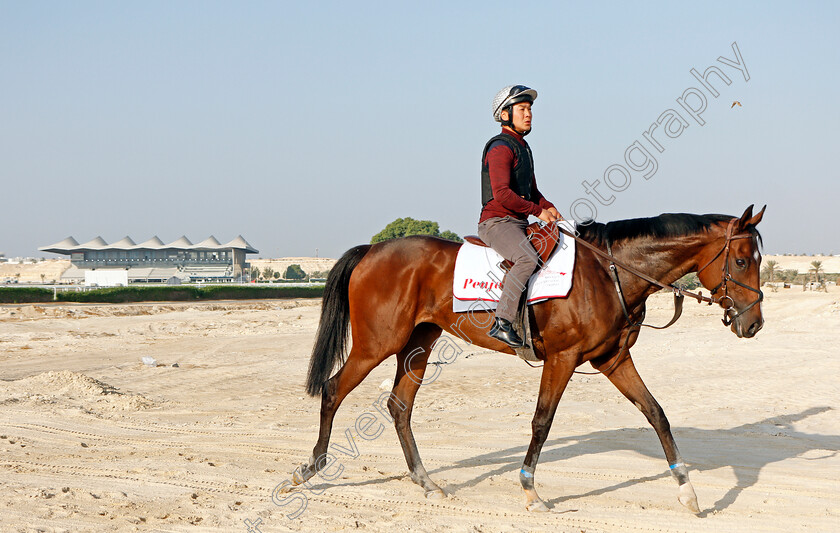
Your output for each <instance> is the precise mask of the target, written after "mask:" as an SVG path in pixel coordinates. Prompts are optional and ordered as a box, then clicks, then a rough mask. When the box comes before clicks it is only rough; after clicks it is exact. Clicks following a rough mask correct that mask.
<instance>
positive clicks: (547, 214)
mask: <svg viewBox="0 0 840 533" xmlns="http://www.w3.org/2000/svg"><path fill="white" fill-rule="evenodd" d="M554 212H555V213H556V212H557V210H556V209H555V211H554ZM537 218H539V219H540V220H542V221H543V222H548V223H551V222H557V216H556V215H555V214H554V213H552V212H551V211H549V210H548V209H543V210H542V213H540V216H538V217H537Z"/></svg>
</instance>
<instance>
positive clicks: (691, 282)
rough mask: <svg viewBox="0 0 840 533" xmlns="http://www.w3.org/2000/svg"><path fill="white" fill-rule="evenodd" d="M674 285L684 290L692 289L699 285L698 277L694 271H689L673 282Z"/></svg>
mask: <svg viewBox="0 0 840 533" xmlns="http://www.w3.org/2000/svg"><path fill="white" fill-rule="evenodd" d="M674 286H676V287H678V288H680V289H683V290H686V291H693V290H694V289H696V288H697V287H699V286H700V278H698V277H697V274H696V273H695V272H690V273H688V274H686V275H685V276H683V277H681V278H680V279H678V280H677V281H675V282H674Z"/></svg>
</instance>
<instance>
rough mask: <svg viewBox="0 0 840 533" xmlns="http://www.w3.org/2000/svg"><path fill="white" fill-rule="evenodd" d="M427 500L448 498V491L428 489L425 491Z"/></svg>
mask: <svg viewBox="0 0 840 533" xmlns="http://www.w3.org/2000/svg"><path fill="white" fill-rule="evenodd" d="M425 496H426V499H427V500H442V499H444V498H446V493H445V492H443V491H442V490H441V489H433V490H427V491H426V493H425Z"/></svg>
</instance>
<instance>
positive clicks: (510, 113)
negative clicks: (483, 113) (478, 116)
mask: <svg viewBox="0 0 840 533" xmlns="http://www.w3.org/2000/svg"><path fill="white" fill-rule="evenodd" d="M505 111H507V114H508V119H507V120H505V119H502V126H507V127H508V128H510V129H512V130H513V131H515V132H516V133H518V134H519V135H522V136H523V137H524V136H526V135H528V134H529V133H531V130H527V131H524V132H522V131H519V130H517V129H516V128H514V127H513V104H511V105H509V106H507V107H506V108H504V109H502V112H503V113H504V112H505ZM499 118H501V116H500V117H499Z"/></svg>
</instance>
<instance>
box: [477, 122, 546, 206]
mask: <svg viewBox="0 0 840 533" xmlns="http://www.w3.org/2000/svg"><path fill="white" fill-rule="evenodd" d="M504 132H505V133H508V134H510V135H511V136H512V137H513V138H515V139H516V142H518V143H519V144H521V145H522V146H523V148H524V147H525V139H523V138H522V136H521V135H519V134H518V133H516V132H515V131H513V130H510V129H507V128H505V129H504ZM485 160H486V162H487V166H488V168H489V170H490V187H491V188H492V189H493V199H492V200H490V201H489V202H487V203H486V204H485V205H484V208H483V209H482V210H481V217H480V218H479V219H478V221H479V222H484V221H485V220H487V219H488V218H493V217H507V216H512V217H516V218H518V219H521V220H524V219H527V218H528V215H534V216H535V217H536V216H539V215H540V213H542V210H543V209H548V208H549V207H554V204H552V203H551V202H549V201H548V200H546V199H545V197H544V196H543V195H542V193H541V192H540V190H539V189H537V179H536V177H535V175H534V174H533V173H531V200H530V201H529V200H526V199H525V198H522V197H521V196H519V195H518V194H516V193H515V192H513V190H512V189H511V188H510V182H511V180H512V179H513V167H515V166H516V163H517V161H516V160H515V158H514V155H513V151H512V150H511V149H510V147H508V145H506V144H505V143H503V142H499V143H498V144H497V145H496V146H494V147H492V148H491V149H490V150H488V151H487V156H486V158H485Z"/></svg>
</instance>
